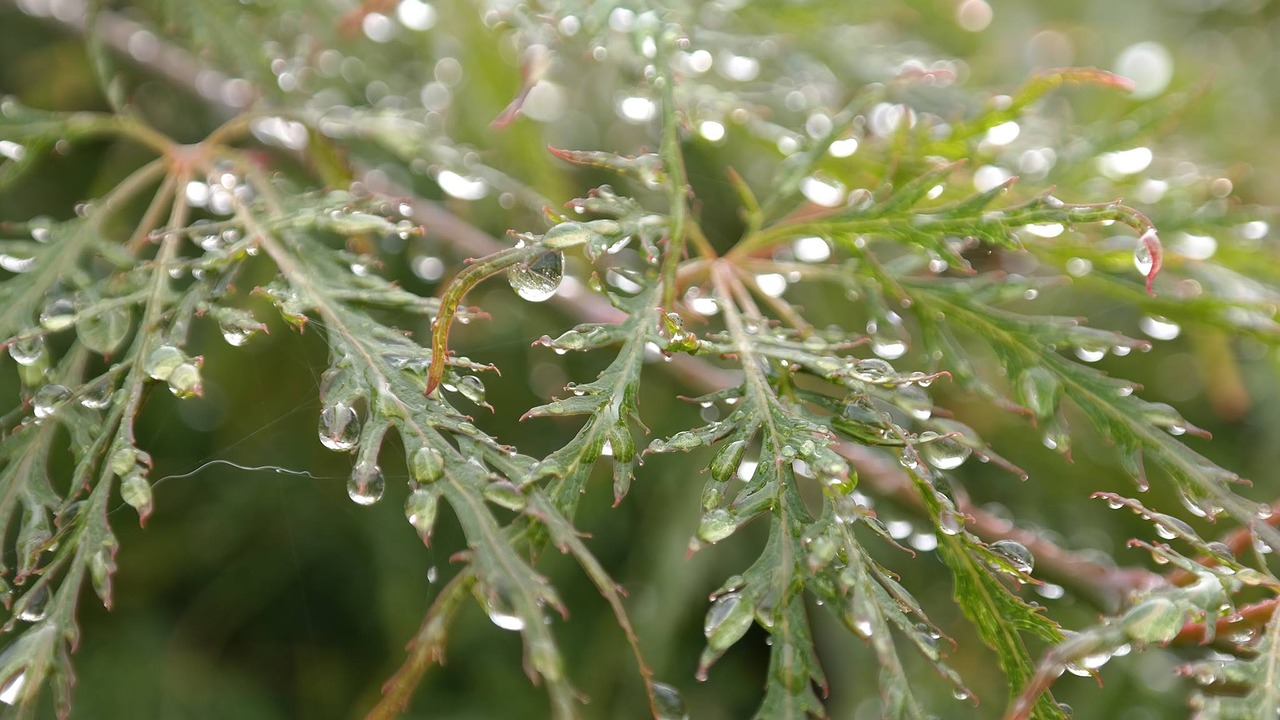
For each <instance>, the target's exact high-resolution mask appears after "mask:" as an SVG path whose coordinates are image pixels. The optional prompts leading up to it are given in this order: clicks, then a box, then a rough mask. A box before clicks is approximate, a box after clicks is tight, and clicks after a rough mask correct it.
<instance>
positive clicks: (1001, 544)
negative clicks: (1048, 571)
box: [987, 540, 1036, 574]
mask: <svg viewBox="0 0 1280 720" xmlns="http://www.w3.org/2000/svg"><path fill="white" fill-rule="evenodd" d="M987 547H988V549H989V550H991V553H992V554H993V555H996V556H997V557H999V558H1001V559H1003V560H1005V561H1006V562H1008V563H1009V564H1010V565H1011V566H1013V568H1014V569H1015V570H1017V571H1018V572H1023V573H1028V574H1029V573H1030V572H1031V570H1032V568H1034V567H1035V564H1036V559H1035V557H1034V556H1032V554H1031V551H1030V550H1028V549H1027V547H1026V546H1025V545H1023V544H1022V543H1020V542H1017V541H1015V540H997V541H995V542H993V543H991V544H990V545H988V546H987Z"/></svg>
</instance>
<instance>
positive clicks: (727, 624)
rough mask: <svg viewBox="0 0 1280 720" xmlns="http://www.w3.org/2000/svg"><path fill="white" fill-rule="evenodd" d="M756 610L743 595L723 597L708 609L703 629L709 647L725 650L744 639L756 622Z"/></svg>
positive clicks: (726, 595) (729, 594)
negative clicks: (752, 624)
mask: <svg viewBox="0 0 1280 720" xmlns="http://www.w3.org/2000/svg"><path fill="white" fill-rule="evenodd" d="M755 616H756V613H755V609H754V608H752V607H751V603H750V602H747V601H746V600H745V599H744V598H743V597H742V595H740V594H738V593H736V592H731V593H726V594H724V595H721V596H720V597H718V598H716V599H715V601H714V602H712V603H711V607H710V608H708V609H707V617H706V619H705V620H704V621H703V625H702V629H703V632H704V633H705V634H706V636H707V645H708V646H709V647H711V648H712V649H714V650H725V649H727V648H728V647H729V646H730V645H733V644H734V643H736V642H738V640H740V639H742V636H743V635H745V634H746V632H747V630H748V629H750V627H751V623H752V622H754V621H755Z"/></svg>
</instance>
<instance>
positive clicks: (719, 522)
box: [698, 462, 755, 543]
mask: <svg viewBox="0 0 1280 720" xmlns="http://www.w3.org/2000/svg"><path fill="white" fill-rule="evenodd" d="M745 465H746V463H745V462H744V463H743V464H742V466H739V468H738V473H739V475H741V473H742V467H743V466H745ZM754 469H755V468H754V466H753V467H752V470H754ZM737 527H738V525H737V523H736V522H734V519H733V515H731V514H730V513H729V511H728V510H725V509H724V508H714V509H712V510H709V511H707V512H706V513H704V514H703V516H702V521H701V522H699V523H698V537H699V538H701V539H702V540H704V541H705V542H709V543H717V542H720V541H721V540H723V539H725V538H727V537H729V536H730V535H732V534H733V531H734V530H736V529H737Z"/></svg>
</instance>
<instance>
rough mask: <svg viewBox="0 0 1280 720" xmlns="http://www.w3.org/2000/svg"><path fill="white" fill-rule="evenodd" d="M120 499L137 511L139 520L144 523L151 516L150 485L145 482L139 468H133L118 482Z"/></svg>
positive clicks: (144, 477)
mask: <svg viewBox="0 0 1280 720" xmlns="http://www.w3.org/2000/svg"><path fill="white" fill-rule="evenodd" d="M120 498H121V499H122V500H124V501H125V502H126V503H127V504H128V505H129V507H132V508H133V509H134V510H137V511H138V517H139V518H141V519H142V520H143V521H144V522H145V521H146V519H147V516H148V515H150V514H151V483H149V482H147V478H146V476H145V475H143V473H142V469H141V468H139V467H137V466H135V467H134V469H133V471H132V472H129V473H128V474H126V475H125V476H124V479H123V480H121V481H120Z"/></svg>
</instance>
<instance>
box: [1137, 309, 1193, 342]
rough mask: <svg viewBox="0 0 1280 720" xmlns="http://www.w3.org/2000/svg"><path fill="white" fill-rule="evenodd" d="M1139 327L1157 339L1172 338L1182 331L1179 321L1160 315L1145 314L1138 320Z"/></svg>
mask: <svg viewBox="0 0 1280 720" xmlns="http://www.w3.org/2000/svg"><path fill="white" fill-rule="evenodd" d="M1138 327H1139V328H1140V329H1141V330H1142V332H1144V333H1146V334H1147V336H1148V337H1150V338H1152V339H1155V340H1172V339H1174V338H1176V337H1178V334H1179V333H1181V332H1182V328H1181V326H1179V325H1178V323H1176V322H1174V321H1172V320H1170V319H1168V318H1166V317H1161V316H1159V315H1144V316H1143V317H1142V319H1141V320H1139V321H1138Z"/></svg>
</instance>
